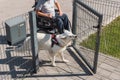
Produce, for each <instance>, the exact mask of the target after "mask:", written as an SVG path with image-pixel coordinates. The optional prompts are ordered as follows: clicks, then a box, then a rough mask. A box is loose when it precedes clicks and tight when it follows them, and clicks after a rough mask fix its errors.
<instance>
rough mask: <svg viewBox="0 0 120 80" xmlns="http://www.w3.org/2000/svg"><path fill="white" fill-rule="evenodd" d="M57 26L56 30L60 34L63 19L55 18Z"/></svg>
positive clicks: (62, 27)
mask: <svg viewBox="0 0 120 80" xmlns="http://www.w3.org/2000/svg"><path fill="white" fill-rule="evenodd" d="M56 21H57V28H58V32H59V33H60V34H62V33H63V29H64V26H63V21H62V20H61V18H57V20H56Z"/></svg>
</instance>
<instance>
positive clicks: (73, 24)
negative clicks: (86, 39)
mask: <svg viewBox="0 0 120 80" xmlns="http://www.w3.org/2000/svg"><path fill="white" fill-rule="evenodd" d="M76 24H77V8H76V0H73V15H72V32H73V34H76ZM75 44H76V41H75V40H74V41H73V45H75Z"/></svg>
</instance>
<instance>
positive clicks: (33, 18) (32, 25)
mask: <svg viewBox="0 0 120 80" xmlns="http://www.w3.org/2000/svg"><path fill="white" fill-rule="evenodd" d="M29 16H30V20H29V23H30V31H31V49H32V60H33V73H36V72H37V70H38V69H39V59H38V41H37V27H36V14H35V12H34V11H32V12H30V13H29Z"/></svg>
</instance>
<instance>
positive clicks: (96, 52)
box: [93, 15, 103, 73]
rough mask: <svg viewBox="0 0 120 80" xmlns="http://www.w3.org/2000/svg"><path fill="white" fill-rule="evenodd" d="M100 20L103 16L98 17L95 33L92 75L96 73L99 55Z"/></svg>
mask: <svg viewBox="0 0 120 80" xmlns="http://www.w3.org/2000/svg"><path fill="white" fill-rule="evenodd" d="M102 19H103V15H99V21H98V31H97V37H96V47H95V55H94V67H93V72H94V73H96V71H97V63H98V55H99V48H100V32H101V26H102Z"/></svg>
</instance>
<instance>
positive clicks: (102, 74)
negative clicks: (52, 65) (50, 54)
mask: <svg viewBox="0 0 120 80" xmlns="http://www.w3.org/2000/svg"><path fill="white" fill-rule="evenodd" d="M58 1H59V2H60V4H61V6H62V9H63V12H65V13H67V14H68V16H69V18H70V20H72V0H58ZM33 4H34V0H0V24H1V23H2V21H4V20H6V19H8V18H11V17H14V16H17V15H19V14H23V13H26V12H28V11H30V10H33V9H32V8H31V7H32V5H33ZM48 71H49V70H48ZM6 80H7V79H6ZM10 80H12V79H10ZM20 80H21V79H20ZM24 80H120V60H118V59H116V58H113V57H110V56H107V55H104V54H100V55H99V62H98V70H97V73H96V74H94V75H90V76H88V75H84V76H66V77H44V78H43V77H42V78H41V77H31V78H25V79H24Z"/></svg>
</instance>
